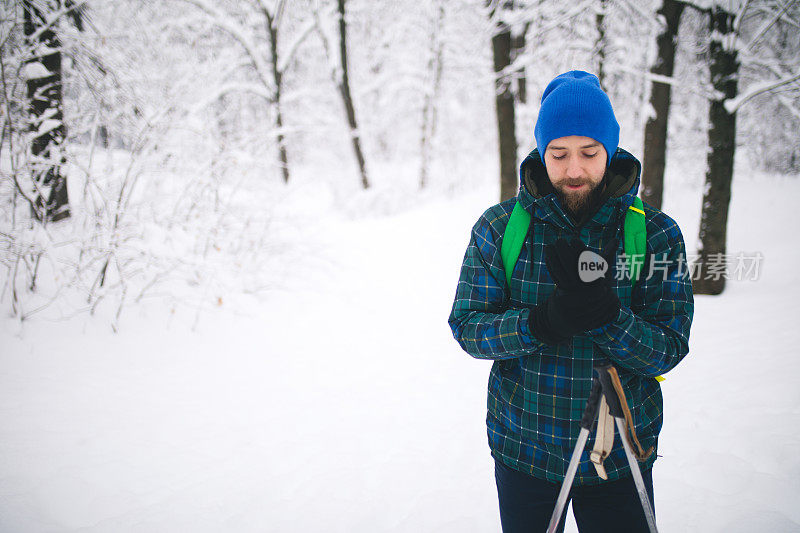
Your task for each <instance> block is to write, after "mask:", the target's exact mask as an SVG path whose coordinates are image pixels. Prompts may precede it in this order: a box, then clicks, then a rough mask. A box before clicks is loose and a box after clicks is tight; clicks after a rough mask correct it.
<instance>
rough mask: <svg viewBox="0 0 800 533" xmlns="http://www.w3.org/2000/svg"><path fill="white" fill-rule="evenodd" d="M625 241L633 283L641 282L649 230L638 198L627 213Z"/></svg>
mask: <svg viewBox="0 0 800 533" xmlns="http://www.w3.org/2000/svg"><path fill="white" fill-rule="evenodd" d="M623 237H624V240H625V243H624V245H625V255H626V256H627V259H628V268H629V269H630V274H631V283H632V284H635V283H636V282H637V281H638V280H639V275H640V274H641V272H642V266H644V255H645V252H646V251H647V229H646V226H645V219H644V204H643V203H642V199H641V198H639V197H638V196H637V197H636V198H634V199H633V205H631V206H630V207H629V208H628V211H627V212H626V213H625V226H624V230H623Z"/></svg>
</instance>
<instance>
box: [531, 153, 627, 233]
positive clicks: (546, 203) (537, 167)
mask: <svg viewBox="0 0 800 533" xmlns="http://www.w3.org/2000/svg"><path fill="white" fill-rule="evenodd" d="M641 170H642V165H641V163H639V160H638V159H636V158H635V157H634V156H633V155H631V154H630V153H629V152H627V151H625V150H623V149H622V148H618V149H617V151H616V153H615V154H614V157H613V158H612V159H611V164H610V165H609V167H608V171H607V174H606V177H605V179H604V184H603V185H602V186H603V187H604V190H603V192H602V194H601V195H600V197H599V198H598V200H597V202H596V203H595V205H594V207H593V208H592V209H590V210H589V212H588V213H587V214H586V215H585V216H584V218H583V219H582V220H574V219H573V218H572V217H571V216H569V215H568V214H567V211H566V209H564V208H563V207H562V206H561V204H560V202H559V201H558V198H557V196H556V194H555V189H554V188H553V185H552V184H551V183H550V178H549V177H548V176H547V170H546V169H545V166H544V163H543V162H542V158H541V156H540V155H539V150H538V149H534V150H533V151H532V152H531V153H530V154H528V157H526V158H525V160H524V161H523V162H522V164H521V165H520V170H519V178H520V179H519V181H520V188H519V193H518V195H517V201H518V202H519V203H520V204H521V205H522V207H524V208H525V209H526V210H528V212H530V213H531V215H532V216H533V217H534V218H539V219H542V220H546V221H550V222H553V223H556V224H557V225H559V226H563V227H566V228H568V229H576V228H580V227H582V226H584V225H586V224H594V223H596V224H600V225H608V224H609V223H611V222H612V219H613V218H614V217H619V216H621V213H623V212H625V210H627V209H628V207H630V206H631V204H632V203H633V199H634V198H635V197H636V195H637V193H638V192H639V176H640V174H641Z"/></svg>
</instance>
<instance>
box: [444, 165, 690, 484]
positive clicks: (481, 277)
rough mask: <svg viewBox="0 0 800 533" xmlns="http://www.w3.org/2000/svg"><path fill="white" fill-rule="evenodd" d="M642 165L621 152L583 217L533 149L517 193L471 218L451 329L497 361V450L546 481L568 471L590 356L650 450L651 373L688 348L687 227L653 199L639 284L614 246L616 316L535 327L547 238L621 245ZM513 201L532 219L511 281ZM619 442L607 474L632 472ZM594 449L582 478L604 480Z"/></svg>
mask: <svg viewBox="0 0 800 533" xmlns="http://www.w3.org/2000/svg"><path fill="white" fill-rule="evenodd" d="M640 169H641V165H640V164H639V162H638V161H637V160H636V158H634V157H633V156H632V155H631V154H629V153H628V152H625V151H624V150H621V149H620V150H618V151H617V153H616V154H615V157H614V158H613V159H612V162H611V166H610V169H609V170H610V175H609V180H608V187H607V192H606V195H607V196H608V197H607V199H606V200H605V201H604V202H603V204H602V206H601V207H600V208H599V210H598V211H596V212H595V213H594V215H593V216H592V217H591V218H590V219H589V220H588V221H585V222H584V223H583V224H580V225H578V226H576V224H575V223H574V222H573V221H572V220H571V219H570V218H569V217H568V216H567V215H566V213H565V211H564V210H563V209H562V208H561V206H560V204H559V203H558V201H557V200H556V197H555V195H554V194H553V189H552V185H550V181H549V179H548V178H547V175H546V172H545V169H544V166H543V164H542V162H541V159H540V157H539V154H538V152H537V151H536V150H534V151H533V152H531V154H530V155H529V156H528V157H527V158H526V159H525V161H524V162H523V164H522V166H521V172H520V174H521V178H522V179H521V182H522V185H521V187H520V191H519V194H518V196H517V198H512V199H510V200H507V201H505V202H502V203H500V204H498V205H495V206H493V207H491V208H489V209H488V210H487V211H486V212H485V213H484V214H483V216H481V218H480V219H479V220H478V222H477V223H476V224H475V226H474V227H473V228H472V235H471V238H470V242H469V245H468V246H467V251H466V254H465V256H464V262H463V265H462V267H461V275H460V277H459V280H458V287H457V290H456V296H455V301H454V302H453V308H452V312H451V314H450V319H449V323H450V327H451V329H452V331H453V335H454V337H455V338H456V340H457V341H458V342H459V344H460V345H461V347H462V348H463V349H464V350H465V351H466V352H467V353H469V354H470V355H471V356H473V357H475V358H478V359H489V360H492V361H494V363H493V365H492V370H491V373H490V376H489V395H488V414H487V417H486V423H487V429H488V436H489V446H490V448H491V450H492V455H493V456H494V457H495V458H496V459H498V460H500V461H502V462H503V463H505V464H507V465H509V466H511V467H513V468H516V469H517V470H520V471H523V472H527V473H530V474H532V475H534V476H536V477H538V478H541V479H546V480H549V481H553V482H561V480H563V478H564V474H565V472H566V468H567V464H568V463H569V459H570V456H571V454H572V450H573V449H574V447H575V444H576V442H577V438H578V433H579V432H580V427H579V424H578V422H579V420H580V418H581V415H582V414H583V409H584V407H585V405H586V399H587V398H588V396H589V390H590V388H591V384H592V368H593V366H594V364H595V363H597V362H600V361H607V360H610V361H611V363H612V364H614V366H616V367H617V370H618V371H619V375H620V378H621V380H622V383H623V386H624V388H625V393H626V397H627V400H628V406H629V407H630V410H631V413H632V415H633V418H634V420H635V424H636V432H637V434H638V437H639V440H640V442H641V444H642V447H643V448H644V449H647V448H649V447H650V446H654V447H657V439H658V433H659V431H660V430H661V424H662V413H663V404H662V398H661V389H660V385H659V383H658V382H657V381H656V380H655V379H654V378H655V376H658V375H660V374H664V373H665V372H668V371H669V370H670V369H671V368H673V367H674V366H675V365H677V364H678V363H679V362H680V361H681V359H682V358H683V357H684V356H685V355H686V354H687V353H688V351H689V344H688V343H689V329H690V326H691V322H692V315H693V311H694V302H693V297H692V286H691V281H690V275H689V273H688V269H687V265H686V262H685V245H684V242H683V236H682V235H681V231H680V228H678V225H677V224H676V223H675V221H673V220H672V219H671V218H669V217H668V216H667V215H665V214H664V213H662V212H661V211H659V210H657V209H655V208H653V207H651V206H649V205H647V204H645V218H646V228H647V254H646V256H645V264H644V268H643V269H642V272H641V276H640V279H639V281H638V282H637V283H636V284H635V286H633V287H632V286H631V281H630V279H629V278H628V277H627V276H621V275H620V272H627V271H626V269H624V268H620V267H619V260H620V259H619V258H620V257H621V256H622V260H623V261H624V256H623V251H622V245H621V244H620V248H619V249H618V252H617V253H618V265H617V276H616V279H615V281H614V282H613V286H614V288H615V289H616V292H617V294H618V296H619V298H620V301H621V303H622V307H621V309H620V312H619V315H618V316H617V318H616V320H614V321H613V322H612V323H610V324H607V325H606V326H603V327H601V328H597V329H594V330H590V331H586V332H584V333H583V334H581V335H577V336H575V337H574V338H573V339H572V341H571V342H570V343H566V344H561V345H558V346H552V345H548V344H544V343H543V342H541V341H540V340H538V339H537V338H536V337H535V336H534V335H533V334H532V333H531V331H530V330H529V329H528V316H529V313H530V311H529V309H530V308H531V307H533V306H534V305H536V304H538V303H540V302H542V301H544V300H545V299H546V298H547V297H548V296H549V295H550V294H551V292H552V291H553V289H554V284H553V280H552V279H551V277H550V275H549V273H548V272H547V268H546V267H545V265H544V256H543V251H544V246H545V245H547V244H550V243H552V242H555V241H556V240H557V239H558V238H560V237H569V236H571V235H574V234H576V232H577V234H578V235H579V236H580V239H581V240H582V241H583V242H584V243H585V244H586V245H587V246H588V247H589V248H590V249H592V250H593V251H599V250H601V249H602V248H603V247H604V246H605V245H606V243H607V242H609V241H610V240H611V239H613V238H614V237H617V238H618V239H619V242H620V243H622V242H623V239H622V225H623V217H624V213H625V212H626V210H627V208H628V207H629V206H630V205H631V203H632V202H633V199H634V197H635V196H636V193H637V191H638V188H639V172H640ZM516 201H519V202H520V203H521V204H522V206H523V207H524V208H525V209H527V210H528V211H529V212H530V213H531V215H532V219H531V225H530V230H529V234H528V237H527V239H526V241H525V244H524V246H523V248H522V251H521V253H520V256H519V260H518V261H517V264H516V266H515V267H514V269H513V273H512V278H511V284H510V286H509V285H508V284H507V283H506V276H505V270H504V268H503V263H502V260H501V258H500V245H501V241H502V238H503V233H504V230H505V227H506V224H507V223H508V218H509V216H510V214H511V210H512V209H513V207H514V204H515V202H516ZM620 277H622V278H623V279H620ZM592 437H594V436H592ZM591 442H593V440H592V441H590V443H591ZM614 444H615V446H614V449H613V451H612V453H611V455H610V456H609V458H608V459H607V460H606V462H605V466H606V471H607V473H608V477H609V481H611V480H614V479H618V478H619V477H621V476H625V475H627V474H628V473H629V467H628V463H627V459H626V457H625V452H624V450H623V448H622V443H621V441H620V439H619V436H617V438H616V439H615V442H614ZM590 449H591V444H588V445H587V450H586V451H584V454H583V457H582V458H581V463H580V466H579V468H578V472H577V475H576V477H575V483H576V484H579V485H580V484H584V485H585V484H596V483H600V482H602V480H601V479H600V478H599V477H598V476H597V474H596V472H595V470H594V468H593V466H592V465H591V463H590V462H589V450H590ZM655 458H656V454H655V453H654V454H653V455H651V457H650V458H649V459H648V461H647V462H646V463H644V464H642V465H641V466H642V468H649V467H651V466H652V463H653V461H655Z"/></svg>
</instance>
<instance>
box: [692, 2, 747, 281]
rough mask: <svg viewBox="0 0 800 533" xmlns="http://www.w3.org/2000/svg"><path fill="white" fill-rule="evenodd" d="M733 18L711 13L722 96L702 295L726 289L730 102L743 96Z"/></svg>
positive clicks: (704, 228) (699, 268)
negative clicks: (729, 45) (733, 46)
mask: <svg viewBox="0 0 800 533" xmlns="http://www.w3.org/2000/svg"><path fill="white" fill-rule="evenodd" d="M733 22H734V16H733V14H731V13H728V12H727V11H725V10H723V9H722V8H720V7H719V6H717V7H715V8H714V9H713V11H712V12H711V43H710V47H709V54H710V60H711V65H710V72H711V83H712V85H713V87H714V89H715V90H716V91H717V93H718V94H719V96H718V97H717V98H715V99H714V100H712V101H711V105H710V108H709V124H710V127H709V131H708V145H709V152H708V158H707V170H706V185H705V194H704V195H703V211H702V214H701V216H700V235H699V237H700V249H699V257H698V264H697V265H695V269H696V271H695V272H694V278H695V280H694V282H693V288H694V292H695V293H697V294H720V293H721V292H722V291H723V290H724V289H725V276H724V275H719V272H720V271H722V272H724V270H723V269H724V268H725V267H726V264H727V263H726V260H725V254H726V251H727V248H726V234H727V228H728V206H729V204H730V200H731V182H732V181H733V159H734V154H735V152H736V113H735V112H734V113H728V110H727V109H725V105H724V104H725V101H726V100H729V99H732V98H735V97H736V95H737V94H738V84H737V81H738V80H737V77H738V74H739V61H738V57H737V52H736V50H731V49H729V48H727V47H726V46H725V42H726V41H728V40H729V39H730V38H731V33H733V32H734V28H733Z"/></svg>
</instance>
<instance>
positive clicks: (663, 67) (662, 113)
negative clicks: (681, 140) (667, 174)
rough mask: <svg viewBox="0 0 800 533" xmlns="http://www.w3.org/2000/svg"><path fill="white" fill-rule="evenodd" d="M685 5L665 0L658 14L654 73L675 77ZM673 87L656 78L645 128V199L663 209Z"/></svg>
mask: <svg viewBox="0 0 800 533" xmlns="http://www.w3.org/2000/svg"><path fill="white" fill-rule="evenodd" d="M684 7H685V4H683V2H679V1H677V0H663V2H662V4H661V9H659V10H658V14H659V15H660V16H662V17H663V18H664V22H665V25H664V28H663V29H662V31H661V33H660V34H659V35H658V38H657V39H656V45H657V47H658V56H657V57H656V62H655V64H654V65H653V67H652V68H651V69H650V72H651V73H652V74H657V75H659V76H665V77H668V78H671V77H672V73H673V71H674V67H675V47H676V46H677V41H678V27H679V26H680V21H681V13H682V12H683V8H684ZM671 102H672V87H671V86H670V85H669V84H668V83H663V82H660V81H656V80H653V83H652V87H651V89H650V107H651V108H652V109H653V113H654V114H653V115H652V116H651V117H650V118H648V119H647V124H645V127H644V160H643V162H642V200H644V201H645V202H647V203H648V204H650V205H652V206H653V207H656V208H658V209H661V201H662V198H663V194H664V169H665V167H666V161H667V156H666V154H667V129H668V122H669V108H670V104H671Z"/></svg>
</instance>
